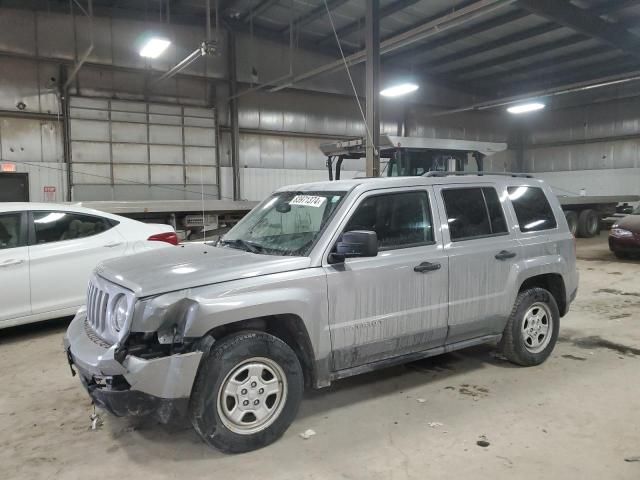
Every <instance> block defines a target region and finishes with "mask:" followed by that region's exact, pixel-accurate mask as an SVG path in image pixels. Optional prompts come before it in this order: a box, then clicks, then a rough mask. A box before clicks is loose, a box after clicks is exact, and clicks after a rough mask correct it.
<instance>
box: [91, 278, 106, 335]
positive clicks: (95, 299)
mask: <svg viewBox="0 0 640 480" xmlns="http://www.w3.org/2000/svg"><path fill="white" fill-rule="evenodd" d="M95 280H96V278H95V277H93V278H92V279H91V280H90V281H89V289H88V291H87V320H88V322H89V325H91V328H92V329H93V331H94V332H96V333H97V334H98V335H99V336H100V337H102V338H104V336H105V334H106V332H107V328H108V326H107V308H108V307H109V293H108V292H107V291H105V290H102V289H101V288H100V285H98V282H96V281H95Z"/></svg>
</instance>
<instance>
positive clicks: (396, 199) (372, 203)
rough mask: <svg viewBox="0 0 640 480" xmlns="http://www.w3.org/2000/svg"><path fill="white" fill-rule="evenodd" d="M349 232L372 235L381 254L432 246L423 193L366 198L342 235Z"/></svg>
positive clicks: (428, 211) (430, 226) (430, 228)
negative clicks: (376, 237) (369, 232)
mask: <svg viewBox="0 0 640 480" xmlns="http://www.w3.org/2000/svg"><path fill="white" fill-rule="evenodd" d="M353 230H369V231H373V232H376V234H377V235H378V247H379V248H380V249H381V250H392V249H396V248H406V247H413V246H418V245H426V244H429V243H433V223H432V220H431V211H430V209H429V197H428V195H427V192H405V193H390V194H384V195H375V196H371V197H368V198H366V199H365V200H363V201H362V203H361V204H360V205H359V206H358V208H357V210H356V211H355V213H354V214H353V216H352V217H351V219H350V220H349V223H348V224H347V226H346V227H345V232H350V231H353Z"/></svg>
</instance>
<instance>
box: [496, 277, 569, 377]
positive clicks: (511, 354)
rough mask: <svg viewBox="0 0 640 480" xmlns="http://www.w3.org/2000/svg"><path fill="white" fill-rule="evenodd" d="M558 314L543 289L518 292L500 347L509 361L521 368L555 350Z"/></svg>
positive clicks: (544, 358)
mask: <svg viewBox="0 0 640 480" xmlns="http://www.w3.org/2000/svg"><path fill="white" fill-rule="evenodd" d="M559 329H560V311H559V310H558V305H557V303H556V301H555V299H554V298H553V295H551V293H550V292H549V291H547V290H545V289H544V288H531V289H528V290H525V291H523V292H520V294H519V295H518V298H517V299H516V302H515V304H514V306H513V310H512V311H511V315H510V317H509V321H508V322H507V326H506V327H505V329H504V333H503V335H502V340H501V341H500V348H501V350H502V353H503V355H504V356H505V357H507V359H509V361H511V362H513V363H516V364H518V365H522V366H532V365H539V364H541V363H542V362H544V361H545V360H546V359H547V358H548V357H549V355H550V354H551V352H552V351H553V348H554V347H555V344H556V341H557V339H558V331H559Z"/></svg>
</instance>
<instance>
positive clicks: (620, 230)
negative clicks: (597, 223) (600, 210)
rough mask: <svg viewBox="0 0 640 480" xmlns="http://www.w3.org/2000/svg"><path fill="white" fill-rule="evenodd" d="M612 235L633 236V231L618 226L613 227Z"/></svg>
mask: <svg viewBox="0 0 640 480" xmlns="http://www.w3.org/2000/svg"><path fill="white" fill-rule="evenodd" d="M611 236H613V237H621V238H624V237H633V232H630V231H629V230H626V229H624V228H620V227H616V228H612V229H611Z"/></svg>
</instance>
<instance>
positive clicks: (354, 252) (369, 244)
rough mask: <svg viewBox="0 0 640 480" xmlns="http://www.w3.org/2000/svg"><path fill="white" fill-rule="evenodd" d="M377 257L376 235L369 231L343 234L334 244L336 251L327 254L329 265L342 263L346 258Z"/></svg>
mask: <svg viewBox="0 0 640 480" xmlns="http://www.w3.org/2000/svg"><path fill="white" fill-rule="evenodd" d="M377 255H378V235H377V234H376V232H371V231H369V230H354V231H352V232H345V233H343V234H342V238H341V239H340V240H339V241H338V242H337V243H336V251H335V252H334V253H331V254H329V262H330V263H340V262H344V260H345V259H346V258H354V257H375V256H377Z"/></svg>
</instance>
